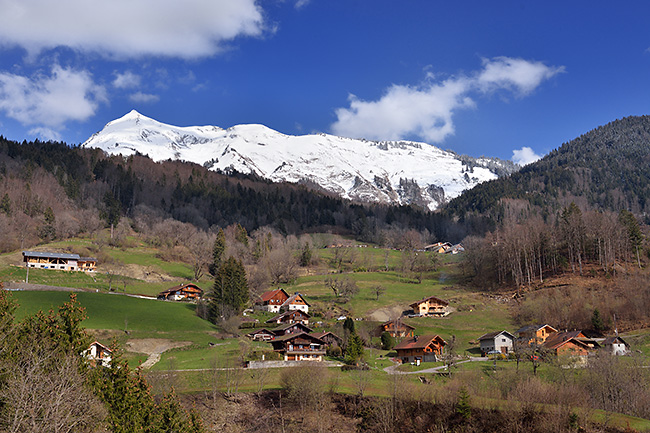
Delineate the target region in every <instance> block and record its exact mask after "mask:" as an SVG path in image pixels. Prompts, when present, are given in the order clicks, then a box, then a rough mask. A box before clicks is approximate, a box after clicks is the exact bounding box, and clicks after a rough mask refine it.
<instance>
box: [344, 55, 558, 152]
mask: <svg viewBox="0 0 650 433" xmlns="http://www.w3.org/2000/svg"><path fill="white" fill-rule="evenodd" d="M563 70H564V68H563V67H559V68H558V67H549V66H545V65H544V64H543V63H540V62H529V61H526V60H522V59H511V58H508V57H497V58H495V59H492V60H484V61H483V69H482V70H480V71H478V72H476V73H474V74H472V75H469V76H459V77H452V78H449V79H447V80H444V81H441V82H439V83H435V82H433V80H434V79H435V76H434V75H432V74H430V73H427V78H428V80H429V81H427V82H425V83H424V84H422V85H419V86H405V85H396V84H393V85H392V86H390V87H389V88H388V89H387V90H386V92H385V93H384V95H383V96H382V97H381V98H380V99H379V100H377V101H362V100H360V99H359V98H357V97H356V96H354V95H350V97H349V100H350V106H349V108H339V109H337V110H336V111H335V113H336V116H337V121H336V122H334V123H333V124H332V126H331V129H332V132H333V133H334V134H337V135H342V136H348V137H364V138H368V139H378V140H397V139H401V138H404V137H406V136H409V135H416V136H418V137H421V138H422V139H424V140H427V141H431V142H434V143H440V142H442V141H443V140H444V139H445V138H446V137H447V136H449V135H451V134H453V133H454V124H453V115H454V113H455V112H456V111H457V110H459V109H463V108H474V107H475V106H476V103H475V101H474V99H472V95H473V94H477V93H478V94H479V95H480V94H484V93H486V92H491V91H495V90H499V89H504V90H509V91H513V92H516V93H517V94H518V95H520V96H524V95H527V94H529V93H530V92H532V91H533V90H534V89H535V88H537V87H538V86H539V85H540V84H541V83H542V82H543V81H544V80H547V79H549V78H551V77H553V76H554V75H556V74H558V73H560V72H562V71H563Z"/></svg>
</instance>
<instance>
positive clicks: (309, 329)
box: [272, 322, 314, 332]
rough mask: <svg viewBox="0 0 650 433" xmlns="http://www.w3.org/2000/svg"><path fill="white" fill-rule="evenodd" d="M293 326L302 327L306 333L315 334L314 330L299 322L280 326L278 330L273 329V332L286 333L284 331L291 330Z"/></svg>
mask: <svg viewBox="0 0 650 433" xmlns="http://www.w3.org/2000/svg"><path fill="white" fill-rule="evenodd" d="M292 326H298V327H302V328H303V329H304V332H314V330H313V329H311V328H310V327H309V326H306V325H303V324H302V323H299V322H297V323H288V324H286V325H282V326H278V327H277V328H273V329H272V331H273V332H279V331H284V330H286V329H288V328H291V327H292Z"/></svg>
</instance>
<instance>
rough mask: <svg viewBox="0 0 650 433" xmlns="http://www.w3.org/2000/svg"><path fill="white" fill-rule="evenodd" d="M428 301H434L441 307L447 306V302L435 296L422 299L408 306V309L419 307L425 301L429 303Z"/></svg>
mask: <svg viewBox="0 0 650 433" xmlns="http://www.w3.org/2000/svg"><path fill="white" fill-rule="evenodd" d="M430 300H434V301H436V302H437V303H439V304H442V305H449V302H447V301H445V300H444V299H440V298H437V297H435V296H429V297H428V298H424V299H422V300H420V301H416V302H414V303H412V304H410V305H409V307H415V306H417V305H420V304H421V303H423V302H427V301H430Z"/></svg>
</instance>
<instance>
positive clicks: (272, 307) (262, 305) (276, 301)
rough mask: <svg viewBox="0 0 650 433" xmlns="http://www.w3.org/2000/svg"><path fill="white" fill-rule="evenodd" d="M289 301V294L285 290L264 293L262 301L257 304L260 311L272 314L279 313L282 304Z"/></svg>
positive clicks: (261, 297)
mask: <svg viewBox="0 0 650 433" xmlns="http://www.w3.org/2000/svg"><path fill="white" fill-rule="evenodd" d="M287 299H289V294H288V293H287V292H285V291H284V289H276V290H269V291H268V292H264V293H262V295H261V296H260V301H258V302H257V305H256V306H257V308H258V309H260V310H265V311H270V312H271V313H279V312H280V307H281V306H282V304H284V303H285V302H286V300H287Z"/></svg>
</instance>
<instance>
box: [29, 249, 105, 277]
mask: <svg viewBox="0 0 650 433" xmlns="http://www.w3.org/2000/svg"><path fill="white" fill-rule="evenodd" d="M23 262H24V263H25V266H26V267H28V268H38V269H54V270H60V271H82V272H95V270H96V267H97V259H96V258H94V257H81V256H79V254H68V253H51V252H43V251H23Z"/></svg>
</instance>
